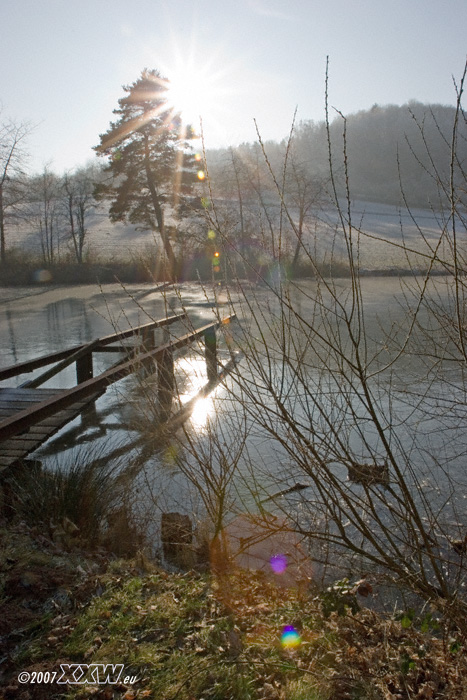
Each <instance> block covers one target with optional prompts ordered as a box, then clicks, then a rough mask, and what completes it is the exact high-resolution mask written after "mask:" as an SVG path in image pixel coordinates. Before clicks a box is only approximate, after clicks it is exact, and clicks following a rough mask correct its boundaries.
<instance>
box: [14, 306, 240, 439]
mask: <svg viewBox="0 0 467 700" xmlns="http://www.w3.org/2000/svg"><path fill="white" fill-rule="evenodd" d="M173 318H174V317H172V319H173ZM179 318H180V317H178V319H179ZM235 318H236V315H235V314H232V315H230V316H227V317H226V318H224V319H221V320H219V321H216V322H214V323H209V324H207V325H205V326H202V327H201V328H198V329H195V330H193V331H191V332H189V333H186V334H185V335H183V336H181V337H180V338H177V339H175V340H173V341H171V342H167V343H164V344H163V345H160V346H158V347H155V348H150V349H149V350H148V349H144V348H143V349H141V351H140V352H139V353H138V354H137V355H135V356H133V357H132V358H131V359H126V360H125V359H124V360H122V361H120V362H118V363H117V364H115V365H113V367H111V368H110V369H108V370H106V371H105V372H103V373H102V374H100V375H99V376H98V377H91V378H88V379H85V380H84V381H82V382H81V383H78V384H77V386H75V387H73V388H71V389H65V390H57V395H56V396H53V397H51V398H49V399H46V400H45V401H43V402H41V403H37V404H34V405H33V406H31V407H30V408H28V409H25V410H23V411H21V412H19V413H17V414H15V415H13V416H10V417H9V418H6V419H4V420H3V421H1V422H0V442H3V441H4V440H7V439H8V438H10V437H12V436H14V435H19V434H21V433H23V432H25V431H27V430H28V429H29V428H30V427H31V426H32V425H34V424H36V423H39V422H40V421H42V420H45V419H46V418H48V417H49V416H51V415H54V414H55V413H58V412H59V411H61V410H64V409H66V408H68V407H69V406H72V405H73V404H75V403H77V402H80V401H84V400H86V399H87V398H89V399H90V400H92V397H94V396H95V395H96V394H99V393H103V392H104V391H105V390H106V389H107V387H108V386H110V384H113V383H114V382H116V381H118V380H119V379H123V378H124V377H126V376H128V375H129V374H132V373H133V372H135V371H137V370H138V369H140V368H145V369H151V370H153V369H154V361H156V363H157V370H158V379H159V388H158V392H159V400H160V401H161V403H163V402H164V401H165V404H164V405H167V403H168V392H169V391H171V392H172V391H173V386H174V362H173V353H174V352H175V351H176V350H179V349H181V348H183V347H185V346H187V345H189V344H191V343H193V342H194V341H195V340H197V339H199V338H202V337H203V338H204V344H205V360H206V368H207V375H208V381H210V382H213V381H215V379H216V378H217V366H218V363H217V340H216V330H217V329H218V328H219V327H221V326H224V325H226V324H229V323H230V322H231V321H233V320H234V319H235ZM164 320H166V319H164ZM171 322H173V321H171ZM156 324H160V322H159V321H158V322H155V323H154V324H152V325H153V327H157V325H156ZM147 325H148V326H149V325H151V324H147ZM140 329H141V327H139V328H138V329H137V330H138V331H139V330H140ZM134 330H135V329H132V331H133V333H132V331H128V332H125V333H128V335H132V334H134ZM115 335H117V336H118V337H120V338H121V337H122V335H123V334H115ZM127 337H128V336H127ZM109 338H110V336H108V337H107V338H106V339H104V340H105V341H106V342H108V343H109V342H111V341H110V340H109ZM101 342H102V339H101ZM90 345H93V343H91V344H90ZM81 349H83V350H87V352H88V353H92V352H94V351H95V348H94V347H92V348H87V347H86V346H81V347H80V348H79V350H81ZM73 350H74V352H75V353H76V349H73ZM71 355H73V351H72V352H71ZM68 357H70V355H68ZM39 359H40V358H39ZM42 359H43V358H42ZM72 361H73V360H72ZM33 362H34V361H31V363H33ZM31 363H30V364H31ZM22 364H23V367H24V365H25V364H26V365H27V364H28V363H22ZM36 367H37V365H36ZM23 371H25V370H23ZM29 371H31V370H29ZM9 376H15V375H14V374H13V375H12V374H10V375H9ZM0 377H1V374H0Z"/></svg>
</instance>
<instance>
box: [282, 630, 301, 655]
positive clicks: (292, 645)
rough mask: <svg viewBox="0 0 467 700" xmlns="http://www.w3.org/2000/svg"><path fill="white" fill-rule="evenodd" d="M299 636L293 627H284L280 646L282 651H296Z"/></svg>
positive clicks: (298, 644)
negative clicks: (282, 648)
mask: <svg viewBox="0 0 467 700" xmlns="http://www.w3.org/2000/svg"><path fill="white" fill-rule="evenodd" d="M300 641H301V640H300V635H299V634H298V632H297V630H296V629H295V627H293V626H292V625H286V626H285V627H284V630H283V632H282V637H281V644H282V646H283V647H284V649H296V648H297V647H299V646H300Z"/></svg>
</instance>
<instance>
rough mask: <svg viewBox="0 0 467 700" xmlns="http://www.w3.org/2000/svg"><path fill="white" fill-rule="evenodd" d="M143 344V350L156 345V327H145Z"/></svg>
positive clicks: (142, 335)
mask: <svg viewBox="0 0 467 700" xmlns="http://www.w3.org/2000/svg"><path fill="white" fill-rule="evenodd" d="M141 345H142V346H143V352H144V351H149V350H152V349H153V348H155V347H156V335H155V331H154V328H143V332H142V333H141Z"/></svg>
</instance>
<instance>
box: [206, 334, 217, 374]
mask: <svg viewBox="0 0 467 700" xmlns="http://www.w3.org/2000/svg"><path fill="white" fill-rule="evenodd" d="M204 353H205V357H206V370H207V375H208V381H209V382H213V381H214V380H215V379H217V338H216V329H215V328H209V329H208V330H207V331H206V332H205V334H204Z"/></svg>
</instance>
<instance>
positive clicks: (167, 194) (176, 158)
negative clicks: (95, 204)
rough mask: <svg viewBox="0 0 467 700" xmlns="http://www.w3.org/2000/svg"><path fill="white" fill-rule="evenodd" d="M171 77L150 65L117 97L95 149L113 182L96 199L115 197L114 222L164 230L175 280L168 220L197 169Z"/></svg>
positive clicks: (102, 186) (99, 188) (99, 189)
mask: <svg viewBox="0 0 467 700" xmlns="http://www.w3.org/2000/svg"><path fill="white" fill-rule="evenodd" d="M168 86H169V83H168V80H167V79H165V78H163V77H162V76H161V75H160V73H159V72H158V71H156V70H147V69H145V70H144V71H143V72H142V74H141V77H140V78H139V79H138V80H137V81H136V82H134V83H133V84H132V85H129V86H124V87H123V90H124V91H125V93H126V96H125V97H122V98H121V99H120V100H119V101H118V104H119V106H118V108H117V109H115V110H114V114H116V115H117V116H118V119H117V121H115V122H111V124H110V127H109V129H108V131H107V132H106V133H105V134H101V135H100V144H99V145H98V146H96V147H95V150H96V151H97V153H98V154H100V155H105V156H107V157H108V158H109V164H108V165H107V167H106V168H105V171H106V172H107V173H109V174H110V175H111V182H110V184H99V185H97V187H96V191H95V195H96V198H97V199H109V200H111V206H110V209H109V216H110V218H111V220H112V221H129V222H131V223H134V224H138V225H140V226H141V227H142V228H143V229H145V230H152V231H155V232H157V233H159V235H160V237H161V239H162V243H163V246H164V250H165V253H166V256H167V262H168V274H169V277H170V278H171V279H175V278H176V275H177V265H176V258H175V253H174V250H173V247H172V243H171V241H170V236H169V232H168V230H167V226H166V223H165V214H166V211H167V210H168V208H172V209H175V211H176V210H177V209H178V208H179V205H180V203H181V200H183V198H184V197H186V195H188V194H189V193H190V192H191V189H192V187H193V184H194V182H195V181H196V173H195V169H194V158H193V155H192V154H191V149H190V147H189V138H190V137H191V136H192V132H191V129H190V128H189V127H186V128H184V127H183V125H182V122H181V119H180V116H179V115H178V114H177V113H176V112H175V110H174V109H173V108H172V107H171V106H170V105H169V104H168V101H167V90H168Z"/></svg>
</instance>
